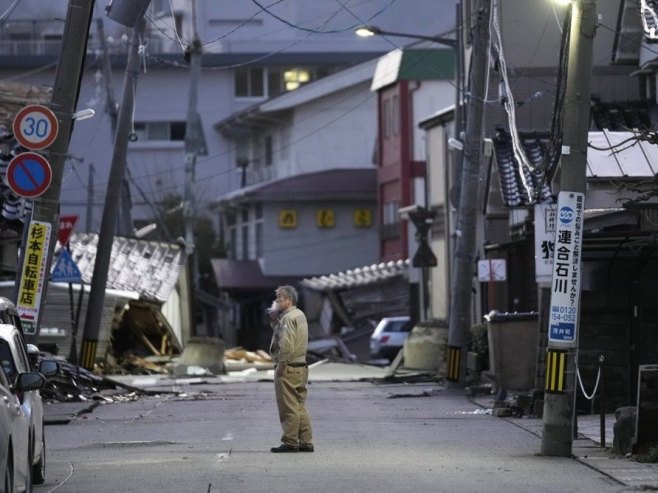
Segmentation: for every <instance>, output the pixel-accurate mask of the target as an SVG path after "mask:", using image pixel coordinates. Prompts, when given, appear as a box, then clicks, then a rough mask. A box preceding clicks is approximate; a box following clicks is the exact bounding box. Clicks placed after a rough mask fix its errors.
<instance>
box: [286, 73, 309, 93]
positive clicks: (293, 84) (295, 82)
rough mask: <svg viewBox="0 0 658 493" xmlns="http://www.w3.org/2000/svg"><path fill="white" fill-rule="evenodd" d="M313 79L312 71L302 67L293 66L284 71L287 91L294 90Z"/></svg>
mask: <svg viewBox="0 0 658 493" xmlns="http://www.w3.org/2000/svg"><path fill="white" fill-rule="evenodd" d="M310 81H311V72H309V71H308V70H305V69H301V68H291V69H288V70H286V71H284V72H283V82H284V84H285V88H286V91H294V90H295V89H298V88H299V87H300V86H302V85H304V84H306V83H307V82H310Z"/></svg>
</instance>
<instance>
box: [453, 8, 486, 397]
mask: <svg viewBox="0 0 658 493" xmlns="http://www.w3.org/2000/svg"><path fill="white" fill-rule="evenodd" d="M475 16H476V20H475V25H474V27H473V31H472V32H473V41H472V45H473V58H472V62H471V70H470V73H471V75H470V94H468V95H466V96H465V97H466V98H467V103H466V136H465V143H464V155H463V168H462V171H461V186H460V194H459V209H458V216H457V227H456V230H455V234H456V242H455V256H454V259H453V268H452V270H453V278H452V290H451V293H452V296H451V298H450V314H449V317H450V318H449V328H448V361H449V365H448V366H449V368H448V380H449V381H451V382H453V383H454V384H457V385H459V386H463V385H464V383H465V380H466V371H465V370H466V352H467V350H468V343H469V342H470V322H471V320H470V306H471V292H472V288H473V273H474V271H475V253H476V239H477V224H478V200H477V197H479V190H480V181H481V180H480V155H481V148H482V117H483V107H484V97H485V92H486V86H487V63H488V61H489V19H490V17H491V0H478V1H477V8H476V11H475ZM455 111H459V108H455Z"/></svg>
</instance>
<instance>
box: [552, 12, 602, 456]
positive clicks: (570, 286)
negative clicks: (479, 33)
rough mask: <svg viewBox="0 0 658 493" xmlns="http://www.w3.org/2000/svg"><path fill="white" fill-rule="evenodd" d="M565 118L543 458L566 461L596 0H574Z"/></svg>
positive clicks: (572, 418) (571, 426)
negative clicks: (560, 458) (550, 456)
mask: <svg viewBox="0 0 658 493" xmlns="http://www.w3.org/2000/svg"><path fill="white" fill-rule="evenodd" d="M571 9H572V14H571V29H570V37H569V62H568V69H567V86H566V94H565V103H564V115H563V122H564V123H563V128H564V132H563V138H562V149H563V151H562V160H561V176H560V193H559V195H558V203H557V210H558V217H557V225H556V236H555V254H554V261H553V279H552V283H551V306H550V309H549V312H548V348H547V351H548V354H547V358H546V360H547V365H546V386H545V393H544V413H543V421H544V430H543V433H542V442H541V454H542V455H552V456H559V457H570V456H571V451H572V444H573V435H574V423H575V404H576V371H575V368H576V359H577V354H578V325H579V323H580V276H581V265H582V231H583V222H584V219H585V217H584V212H585V188H586V171H587V137H588V132H589V123H590V91H591V88H590V83H591V75H592V51H593V45H594V36H595V35H596V27H597V17H596V0H574V2H573V4H572V6H571Z"/></svg>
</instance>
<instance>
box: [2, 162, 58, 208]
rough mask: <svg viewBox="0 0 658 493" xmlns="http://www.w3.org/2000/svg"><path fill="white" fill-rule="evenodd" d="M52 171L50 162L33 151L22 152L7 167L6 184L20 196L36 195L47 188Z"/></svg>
mask: <svg viewBox="0 0 658 493" xmlns="http://www.w3.org/2000/svg"><path fill="white" fill-rule="evenodd" d="M52 178H53V173H52V170H51V168H50V163H49V162H48V161H47V160H46V158H44V157H43V156H41V155H39V154H36V153H34V152H23V153H22V154H19V155H18V156H16V157H15V158H13V159H12V160H11V161H9V166H8V167H7V184H8V185H9V188H10V189H11V191H12V192H14V193H15V194H16V195H18V196H20V197H25V198H32V197H38V196H39V195H41V194H42V193H43V192H45V191H46V190H48V187H49V186H50V182H51V181H52Z"/></svg>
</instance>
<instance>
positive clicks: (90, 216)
mask: <svg viewBox="0 0 658 493" xmlns="http://www.w3.org/2000/svg"><path fill="white" fill-rule="evenodd" d="M94 172H95V169H94V165H93V163H92V164H90V165H89V175H88V176H87V221H86V228H85V230H86V231H87V233H91V230H92V228H93V227H94Z"/></svg>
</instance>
